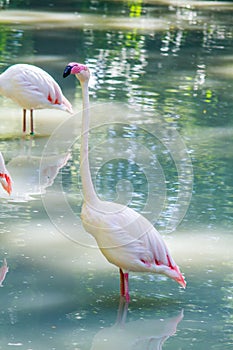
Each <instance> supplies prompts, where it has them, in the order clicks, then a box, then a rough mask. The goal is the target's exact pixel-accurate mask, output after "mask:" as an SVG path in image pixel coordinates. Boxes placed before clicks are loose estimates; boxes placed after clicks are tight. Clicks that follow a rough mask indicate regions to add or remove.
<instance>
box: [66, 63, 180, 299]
mask: <svg viewBox="0 0 233 350" xmlns="http://www.w3.org/2000/svg"><path fill="white" fill-rule="evenodd" d="M70 74H74V75H75V76H76V77H77V79H78V80H79V81H80V84H81V88H82V97H83V116H82V136H81V150H80V174H81V180H82V187H83V196H84V203H83V206H82V212H81V219H82V223H83V226H84V228H85V230H86V231H87V232H89V233H90V234H92V235H93V236H94V238H95V239H96V241H97V244H98V246H99V248H100V250H101V252H102V253H103V255H104V256H105V257H106V258H107V260H108V261H109V262H110V263H112V264H114V265H116V266H118V267H119V268H120V292H121V295H122V296H125V299H126V302H129V301H130V296H129V285H128V273H129V271H135V272H150V273H158V274H164V275H166V276H168V277H170V278H171V279H173V280H175V281H176V282H178V283H179V284H180V285H181V286H182V287H183V288H185V286H186V282H185V280H184V277H183V275H182V274H181V272H180V270H179V267H178V266H177V265H176V263H175V261H174V260H173V258H172V256H171V254H170V253H169V250H168V248H167V246H166V244H165V242H164V241H163V239H162V237H161V235H160V234H159V232H158V231H157V230H156V229H155V228H154V226H153V225H152V224H151V223H150V222H149V221H148V220H147V219H146V218H145V217H143V216H142V215H140V214H139V213H137V212H136V211H134V210H133V209H131V208H129V207H127V206H124V205H121V204H118V203H113V202H107V201H102V200H100V199H99V198H98V196H97V194H96V192H95V189H94V186H93V183H92V179H91V173H90V167H89V160H88V129H89V92H88V82H89V78H90V71H89V69H88V67H87V66H85V65H83V64H80V63H76V62H71V63H69V64H68V65H67V66H66V68H65V70H64V73H63V77H67V76H68V75H70Z"/></svg>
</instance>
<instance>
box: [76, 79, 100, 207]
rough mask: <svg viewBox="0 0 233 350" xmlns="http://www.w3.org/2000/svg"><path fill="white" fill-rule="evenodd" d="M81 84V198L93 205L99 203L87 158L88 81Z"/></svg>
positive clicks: (88, 120)
mask: <svg viewBox="0 0 233 350" xmlns="http://www.w3.org/2000/svg"><path fill="white" fill-rule="evenodd" d="M80 83H81V88H82V98H83V113H82V134H81V149H80V174H81V180H82V187H83V196H84V200H85V202H87V203H89V204H94V203H96V201H99V199H98V197H97V194H96V192H95V189H94V185H93V183H92V179H91V172H90V166H89V158H88V133H89V122H90V115H89V108H90V107H89V92H88V81H87V80H86V81H83V82H80Z"/></svg>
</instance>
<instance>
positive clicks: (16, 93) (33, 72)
mask: <svg viewBox="0 0 233 350" xmlns="http://www.w3.org/2000/svg"><path fill="white" fill-rule="evenodd" d="M0 94H1V95H4V96H6V97H9V98H11V99H12V100H13V101H14V102H16V103H18V104H19V105H20V106H21V107H22V108H23V132H24V133H25V132H26V111H27V110H30V123H31V134H32V135H33V134H34V126H33V110H34V109H44V108H56V109H60V110H63V111H67V112H69V113H72V112H73V111H72V106H71V104H70V102H69V101H68V100H67V98H66V97H65V96H64V95H63V93H62V91H61V88H60V86H59V85H58V83H57V82H56V81H55V80H54V79H53V78H52V77H51V76H50V75H49V74H48V73H47V72H45V71H44V70H43V69H41V68H39V67H36V66H33V65H30V64H15V65H13V66H11V67H9V68H8V69H6V70H5V71H4V72H3V73H2V74H1V75H0Z"/></svg>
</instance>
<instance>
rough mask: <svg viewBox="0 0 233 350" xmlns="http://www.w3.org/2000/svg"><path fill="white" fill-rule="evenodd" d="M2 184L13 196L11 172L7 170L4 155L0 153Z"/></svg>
mask: <svg viewBox="0 0 233 350" xmlns="http://www.w3.org/2000/svg"><path fill="white" fill-rule="evenodd" d="M0 183H1V185H2V187H3V188H4V190H5V191H6V192H7V193H8V194H11V191H12V180H11V176H10V174H9V172H8V171H7V169H6V166H5V161H4V158H3V155H2V153H1V152H0Z"/></svg>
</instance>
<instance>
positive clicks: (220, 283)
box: [0, 0, 233, 350]
mask: <svg viewBox="0 0 233 350" xmlns="http://www.w3.org/2000/svg"><path fill="white" fill-rule="evenodd" d="M1 6H2V9H1V10H0V56H1V61H0V62H1V72H3V71H4V70H5V69H6V68H7V67H9V66H10V65H12V64H15V63H29V64H34V65H37V66H39V67H41V68H42V69H44V70H46V71H47V72H48V73H49V74H51V75H52V76H53V77H54V78H55V80H56V81H57V82H58V83H59V85H60V86H61V88H62V91H63V93H64V95H65V96H66V97H67V98H68V100H69V101H70V102H71V103H72V105H73V110H74V114H73V115H69V114H68V113H65V112H63V111H58V110H56V109H50V110H49V109H43V110H36V111H35V112H34V120H35V135H34V136H30V135H26V136H25V135H24V136H23V134H22V110H21V107H19V106H18V105H16V104H15V103H14V102H13V101H12V100H10V99H7V98H6V97H4V96H0V113H1V126H0V151H1V152H2V154H3V156H4V159H5V162H6V166H7V169H8V171H9V172H10V174H11V177H12V179H13V191H12V193H11V195H10V196H9V195H8V194H7V193H6V192H5V191H4V190H3V189H2V188H0V197H1V218H0V224H1V225H0V267H2V269H1V270H0V271H1V273H0V276H1V277H2V288H0V300H1V308H0V335H1V336H0V349H4V350H5V349H14V348H19V349H25V350H29V349H33V350H39V349H40V350H41V349H51V350H52V349H56V350H61V349H68V350H78V349H84V350H86V349H119V348H120V347H121V348H122V349H142V348H143V349H163V350H168V349H177V350H178V349H179V350H180V349H187V348H188V349H198V350H200V349H221V350H222V349H224V350H225V349H226V350H227V349H232V346H233V335H232V334H233V317H232V315H233V294H232V292H233V286H232V280H233V271H232V266H233V248H232V247H233V236H232V219H233V182H232V172H233V162H232V158H233V153H232V150H233V137H232V136H233V124H232V110H233V105H232V80H233V68H232V67H233V65H232V57H233V46H232V36H233V31H232V12H233V4H232V3H231V2H230V1H195V0H194V1H175V0H174V1H173V0H161V1H155V0H145V1H143V0H134V1H117V0H115V1H108V0H88V1H79V0H70V1H64V0H59V1H50V2H49V4H48V2H47V1H42V0H41V1H37V0H28V1H13V0H10V1H2V2H1ZM72 61H77V62H80V63H85V64H86V65H88V67H89V68H90V71H91V79H90V83H89V87H90V103H91V108H90V117H91V126H90V137H89V138H90V144H89V154H90V164H91V172H92V179H93V182H94V185H95V190H96V192H97V193H98V196H99V197H100V198H101V199H103V200H109V201H115V202H119V203H122V204H125V205H128V206H129V207H131V208H133V209H134V210H135V211H137V212H140V213H141V214H142V215H144V216H145V217H146V218H148V219H149V220H150V221H151V222H152V223H153V225H154V226H155V227H156V228H157V229H158V230H159V231H160V233H161V234H162V236H163V238H164V240H165V241H166V242H167V244H168V246H169V249H170V250H171V252H172V256H173V257H174V259H175V260H176V262H177V264H178V265H179V267H180V269H181V270H182V272H183V273H184V275H185V278H186V282H187V288H186V289H185V290H184V289H182V288H180V287H179V286H178V284H176V283H175V282H174V281H172V280H170V279H168V278H166V277H164V276H162V275H155V274H150V273H147V274H140V273H130V277H129V281H130V295H131V302H130V303H129V305H128V307H127V305H126V304H125V303H124V301H123V300H121V299H120V295H119V272H118V269H117V268H116V267H115V266H114V265H111V264H109V263H108V261H107V260H106V259H105V258H104V256H103V255H102V254H101V252H100V251H99V249H98V247H97V246H96V243H95V241H94V239H93V238H92V237H91V236H90V235H89V234H88V233H86V232H85V230H84V229H83V227H82V223H81V220H80V211H81V206H82V200H83V198H82V196H83V194H82V187H81V180H80V162H79V156H80V136H81V118H82V112H81V111H82V98H81V88H80V84H79V82H78V80H77V79H75V77H74V76H71V77H67V78H66V79H63V77H62V73H63V70H64V68H65V66H66V65H67V63H68V62H72ZM4 262H5V263H7V265H8V267H9V271H8V273H6V275H4V274H3V269H4Z"/></svg>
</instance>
